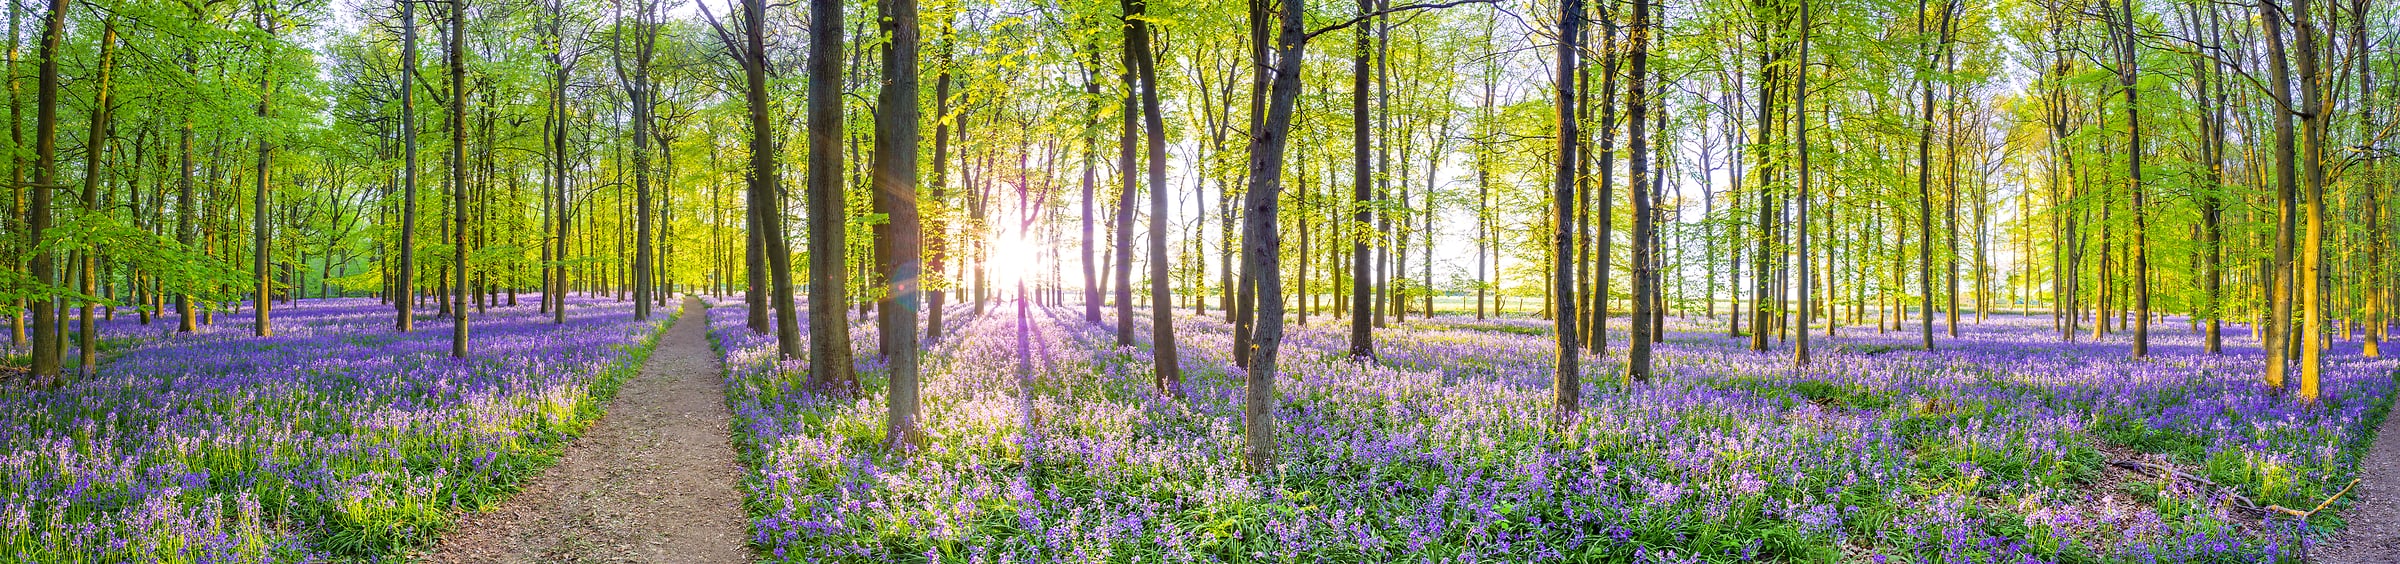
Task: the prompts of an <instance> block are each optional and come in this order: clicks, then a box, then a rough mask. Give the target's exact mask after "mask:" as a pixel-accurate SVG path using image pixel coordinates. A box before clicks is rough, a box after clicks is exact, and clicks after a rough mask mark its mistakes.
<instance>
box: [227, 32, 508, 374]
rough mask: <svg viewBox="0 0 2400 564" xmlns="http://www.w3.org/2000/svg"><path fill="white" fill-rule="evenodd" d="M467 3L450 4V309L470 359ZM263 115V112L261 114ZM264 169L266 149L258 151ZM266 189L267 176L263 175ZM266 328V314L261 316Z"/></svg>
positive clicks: (457, 346) (456, 346)
mask: <svg viewBox="0 0 2400 564" xmlns="http://www.w3.org/2000/svg"><path fill="white" fill-rule="evenodd" d="M466 51H467V3H466V0H450V223H451V229H450V261H451V262H450V270H451V271H452V272H456V273H457V275H458V277H457V278H456V282H455V283H453V284H452V285H453V286H454V287H455V288H456V290H457V294H455V295H456V296H457V298H456V300H455V301H456V302H457V303H455V304H453V306H454V307H451V308H450V323H451V325H450V356H451V357H452V358H466V357H467V304H466V301H467V291H468V287H467V120H466V116H467V86H466V85H467V56H466ZM261 113H262V114H263V113H264V111H263V110H262V111H261ZM259 161H260V162H261V165H260V166H261V167H262V169H263V167H264V166H265V165H264V162H265V161H266V147H265V146H264V145H261V146H260V148H259ZM259 178H260V184H261V189H264V184H265V178H266V176H265V173H264V172H261V173H260V176H259ZM260 315H261V317H260V319H261V324H262V325H263V324H264V319H265V317H264V315H265V314H264V313H263V308H262V313H260Z"/></svg>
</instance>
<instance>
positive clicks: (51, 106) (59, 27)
mask: <svg viewBox="0 0 2400 564" xmlns="http://www.w3.org/2000/svg"><path fill="white" fill-rule="evenodd" d="M66 27H67V0H50V11H49V13H48V15H46V16H44V17H43V23H42V46H41V53H40V55H38V56H39V57H41V59H42V62H41V64H40V70H39V71H37V72H38V73H39V74H38V75H37V76H38V77H39V78H36V79H35V86H34V103H33V104H34V105H33V107H34V126H33V130H34V134H33V139H34V148H33V155H34V156H33V186H32V188H33V189H32V190H30V192H32V197H31V198H29V200H30V202H28V203H27V207H26V212H25V213H26V216H27V218H26V222H25V223H26V248H28V249H32V252H33V260H32V261H31V266H30V267H29V270H31V271H32V272H31V274H32V275H33V283H35V284H40V285H44V286H47V285H49V284H50V283H51V280H53V279H55V278H56V277H57V275H56V273H55V272H54V269H55V268H56V267H55V266H54V265H53V264H52V263H51V253H50V252H49V251H48V250H45V249H43V248H42V235H43V233H42V232H43V231H46V230H48V229H50V191H51V190H52V189H54V188H53V187H55V186H56V185H57V184H58V43H59V39H60V37H61V36H63V35H65V34H66ZM31 301H32V302H33V354H32V357H33V358H32V364H31V368H32V376H33V378H34V379H36V380H39V381H50V380H52V379H55V378H57V377H58V363H59V358H58V357H59V346H60V341H59V339H60V334H59V329H58V325H59V322H60V320H59V319H58V318H57V317H58V316H57V310H56V306H57V303H58V301H57V299H56V298H53V297H50V296H49V295H47V294H46V293H45V294H43V295H39V296H36V297H35V298H34V299H33V300H31Z"/></svg>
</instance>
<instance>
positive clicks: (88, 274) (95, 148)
mask: <svg viewBox="0 0 2400 564" xmlns="http://www.w3.org/2000/svg"><path fill="white" fill-rule="evenodd" d="M116 58H117V18H116V17H115V16H110V17H109V18H108V19H107V21H106V22H105V23H102V24H101V31H100V76H99V80H98V81H96V82H95V83H94V85H93V87H94V89H95V91H94V92H93V101H92V119H91V122H92V123H91V133H90V135H89V136H87V137H86V138H85V139H86V141H84V144H83V147H84V150H83V152H84V156H83V163H84V164H83V210H84V211H83V213H99V209H100V190H99V189H100V175H101V174H102V172H101V171H102V170H103V169H102V168H101V164H102V160H103V157H105V156H106V155H107V154H108V149H107V147H108V145H109V143H108V133H109V118H110V110H111V109H112V108H113V107H114V104H113V103H112V102H110V101H109V99H110V97H111V96H110V94H111V92H110V91H109V81H110V79H111V78H113V77H112V76H111V75H112V74H115V71H116ZM260 100H261V101H260V102H259V112H260V114H261V115H264V114H265V112H266V102H265V101H264V100H265V99H264V98H261V99H260ZM261 143H264V142H263V141H262V142H261ZM259 150H260V151H261V152H260V153H259V174H260V175H261V176H260V177H259V183H260V184H259V187H258V188H259V194H260V196H259V197H258V202H257V206H258V207H257V208H256V210H257V211H258V212H259V214H258V216H257V217H258V218H259V220H258V222H257V224H256V225H257V227H258V239H257V241H258V246H257V250H258V255H259V256H260V257H261V258H260V259H259V263H260V264H261V265H262V266H263V265H264V264H265V263H266V259H265V258H264V257H266V256H267V255H266V245H265V242H266V229H265V227H266V219H265V218H266V213H265V212H266V196H265V194H266V184H265V183H266V177H265V176H264V175H265V174H266V153H265V152H264V151H265V150H266V149H265V145H263V144H262V145H260V149H259ZM135 162H137V163H138V162H140V160H139V159H136V160H135ZM36 189H38V190H48V189H49V188H48V187H39V188H36ZM76 254H78V255H82V258H83V260H82V261H81V262H82V263H83V264H82V268H83V274H82V275H81V276H80V278H81V279H82V281H83V285H82V288H80V289H81V290H82V292H83V295H85V296H91V295H96V294H98V293H99V291H98V289H97V285H96V284H95V283H96V282H97V281H96V280H95V278H98V277H97V276H94V274H97V273H96V272H94V271H93V270H94V269H93V264H94V263H95V262H97V258H96V257H94V256H93V255H94V254H95V253H94V252H93V251H92V250H85V251H82V252H78V253H76ZM265 272H266V271H265V270H264V269H263V268H262V269H261V270H260V271H259V281H260V283H261V285H260V294H259V307H258V308H257V309H258V324H259V327H260V329H258V331H259V333H258V335H259V336H261V337H264V336H267V335H272V334H273V331H270V330H268V329H266V327H267V325H266V323H267V313H266V312H267V308H266V294H265V288H266V286H265V284H264V283H265V281H266V274H265ZM82 302H83V309H82V311H80V312H78V315H77V320H76V326H75V328H76V335H77V336H78V337H80V340H81V341H82V342H81V343H79V344H78V346H77V347H76V349H77V352H78V353H79V354H77V355H76V357H77V359H76V360H77V361H78V363H77V364H78V366H77V369H76V374H77V375H78V376H84V377H89V376H92V375H93V374H94V373H95V372H96V371H97V370H99V365H100V325H99V323H97V322H96V321H95V320H94V319H92V313H93V311H92V306H93V303H92V301H91V299H89V298H86V299H84V300H82Z"/></svg>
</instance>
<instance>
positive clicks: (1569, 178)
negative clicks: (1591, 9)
mask: <svg viewBox="0 0 2400 564" xmlns="http://www.w3.org/2000/svg"><path fill="white" fill-rule="evenodd" d="M1648 1H1649V0H1637V3H1648ZM1636 9H1637V10H1640V8H1636ZM1645 13H1646V12H1645ZM1583 18H1584V9H1583V2H1582V0H1562V1H1561V2H1559V6H1558V37H1559V42H1558V69H1557V71H1558V78H1557V90H1558V104H1557V106H1558V112H1557V114H1558V115H1557V121H1558V162H1557V163H1556V165H1555V167H1554V168H1553V170H1552V171H1551V178H1550V202H1551V204H1550V205H1551V210H1552V211H1551V214H1550V215H1551V217H1552V218H1553V220H1554V221H1555V222H1554V223H1553V224H1552V225H1551V232H1550V252H1551V255H1550V256H1551V257H1552V258H1551V261H1550V264H1551V270H1550V292H1551V293H1552V294H1553V295H1555V296H1557V298H1556V299H1555V300H1553V301H1555V302H1556V305H1555V306H1553V307H1555V308H1557V310H1558V311H1557V313H1556V315H1553V316H1552V317H1551V325H1552V331H1553V332H1555V333H1556V334H1557V335H1556V337H1557V346H1558V361H1557V364H1556V365H1555V366H1553V367H1552V368H1551V370H1552V371H1553V372H1554V374H1553V375H1552V376H1551V382H1552V384H1551V401H1553V402H1555V403H1556V404H1557V406H1558V407H1557V409H1558V425H1559V426H1561V427H1564V426H1566V425H1567V424H1568V423H1569V422H1570V421H1571V420H1572V419H1574V417H1575V412H1576V410H1577V409H1578V408H1580V407H1581V406H1582V403H1583V380H1582V374H1580V373H1579V372H1578V370H1579V369H1580V366H1578V364H1577V362H1578V361H1580V360H1581V358H1579V357H1580V356H1582V355H1581V353H1580V352H1579V351H1578V350H1577V349H1576V347H1577V345H1580V344H1582V343H1581V342H1580V340H1579V339H1577V338H1576V333H1575V330H1576V325H1577V322H1576V320H1577V318H1576V316H1575V313H1576V308H1575V305H1576V302H1577V298H1576V295H1575V263H1576V261H1575V260H1574V259H1575V216H1576V215H1577V214H1576V213H1575V188H1576V184H1577V183H1576V172H1577V169H1578V168H1579V167H1580V166H1581V162H1582V158H1583V157H1582V153H1580V152H1579V150H1580V149H1581V148H1582V145H1583V131H1582V130H1581V129H1580V128H1578V126H1579V125H1580V124H1578V123H1577V117H1578V116H1577V115H1576V113H1575V100H1576V97H1575V96H1576V92H1575V79H1576V71H1577V70H1579V69H1580V68H1581V67H1582V63H1581V62H1580V61H1579V60H1578V59H1577V58H1576V57H1577V55H1579V54H1580V53H1579V51H1581V50H1582V49H1583V45H1582V40H1583V38H1584V33H1583V30H1582V26H1583ZM1360 42H1361V43H1364V42H1365V41H1364V40H1363V39H1362V40H1361V41H1360ZM1362 66H1363V65H1362ZM1361 82H1364V81H1363V80H1362V81H1361ZM1361 98H1362V99H1363V98H1364V97H1363V96H1361ZM1362 105H1363V104H1362ZM1362 137H1363V135H1362ZM1359 160H1360V161H1362V162H1363V161H1365V160H1366V159H1365V158H1364V157H1361V158H1360V159H1359ZM1362 168H1363V167H1362ZM1360 183H1361V184H1360V185H1361V186H1362V188H1361V191H1362V192H1363V191H1364V188H1363V186H1364V185H1365V184H1364V183H1365V181H1364V180H1361V181H1360ZM1362 219H1363V218H1362ZM1353 327H1356V326H1355V325H1354V326H1353ZM1353 331H1363V329H1354V330H1353Z"/></svg>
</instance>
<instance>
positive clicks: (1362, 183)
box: [1347, 0, 1576, 359]
mask: <svg viewBox="0 0 2400 564" xmlns="http://www.w3.org/2000/svg"><path fill="white" fill-rule="evenodd" d="M1567 1H1568V2H1574V1H1576V0H1567ZM1374 9H1375V7H1374V0H1359V2H1358V11H1359V12H1360V13H1369V12H1373V11H1374ZM1367 28H1368V26H1365V25H1360V26H1358V29H1357V31H1358V34H1357V35H1358V44H1357V47H1356V48H1355V50H1354V51H1353V53H1352V57H1351V59H1350V123H1351V126H1350V182H1351V190H1350V225H1349V227H1350V228H1349V229H1348V230H1347V232H1348V233H1349V234H1350V356H1351V358H1359V359H1368V358H1374V357H1375V326H1374V322H1375V321H1376V319H1377V318H1379V317H1381V314H1380V313H1374V314H1373V315H1370V313H1371V312H1372V311H1373V309H1374V307H1375V305H1374V302H1373V301H1372V297H1371V296H1369V295H1368V294H1369V293H1371V292H1373V291H1374V284H1373V280H1374V276H1373V274H1372V272H1371V270H1372V269H1373V268H1374V265H1373V264H1371V263H1370V262H1369V258H1370V256H1369V254H1368V253H1369V250H1368V248H1367V238H1368V235H1367V234H1365V233H1362V231H1364V230H1365V228H1366V226H1368V225H1369V222H1372V221H1374V212H1372V211H1370V208H1369V207H1368V206H1369V205H1370V204H1371V203H1372V201H1373V200H1374V199H1375V192H1374V181H1375V168H1374V165H1373V163H1372V162H1371V161H1369V160H1368V157H1369V155H1368V151H1370V150H1371V148H1372V146H1373V144H1374V134H1373V128H1371V127H1368V126H1367V124H1368V123H1370V122H1371V121H1372V118H1371V116H1369V115H1368V114H1369V112H1370V110H1369V109H1368V106H1367V100H1368V96H1367V90H1368V89H1370V88H1372V86H1371V84H1370V83H1369V82H1368V75H1367V66H1368V63H1369V62H1370V61H1369V59H1371V58H1372V57H1373V56H1374V52H1373V51H1372V50H1371V49H1372V45H1371V44H1370V43H1369V40H1370V39H1371V37H1370V33H1369V30H1368V29H1367ZM1561 56H1562V57H1564V56H1565V55H1561ZM1572 89H1573V87H1571V86H1570V87H1568V90H1572ZM1568 103H1572V102H1571V101H1570V102H1568ZM1569 119H1570V120H1572V118H1571V117H1570V118H1569ZM1572 175H1573V172H1572V169H1570V172H1569V176H1570V177H1572ZM1571 204H1572V201H1571V200H1570V201H1569V202H1568V204H1565V205H1571ZM1558 216H1559V218H1560V219H1561V221H1564V220H1567V219H1569V218H1571V217H1572V214H1569V213H1561V214H1558Z"/></svg>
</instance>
